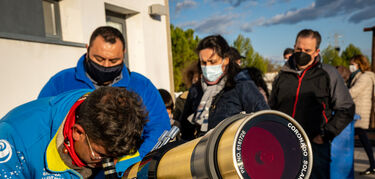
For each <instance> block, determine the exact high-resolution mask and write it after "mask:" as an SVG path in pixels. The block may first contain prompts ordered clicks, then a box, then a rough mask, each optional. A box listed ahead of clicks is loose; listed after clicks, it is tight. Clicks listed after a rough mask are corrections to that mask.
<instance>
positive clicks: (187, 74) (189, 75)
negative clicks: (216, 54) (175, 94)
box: [182, 61, 202, 88]
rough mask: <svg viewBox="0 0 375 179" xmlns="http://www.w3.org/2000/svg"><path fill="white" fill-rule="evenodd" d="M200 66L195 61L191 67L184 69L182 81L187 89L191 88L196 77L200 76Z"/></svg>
mask: <svg viewBox="0 0 375 179" xmlns="http://www.w3.org/2000/svg"><path fill="white" fill-rule="evenodd" d="M201 73H202V72H201V71H200V64H199V63H197V61H193V62H192V63H191V64H190V65H188V66H187V67H185V68H184V70H183V76H182V80H183V82H184V84H185V86H186V87H187V88H190V87H191V85H192V81H193V78H194V76H195V75H198V76H200V75H201ZM198 78H199V77H198Z"/></svg>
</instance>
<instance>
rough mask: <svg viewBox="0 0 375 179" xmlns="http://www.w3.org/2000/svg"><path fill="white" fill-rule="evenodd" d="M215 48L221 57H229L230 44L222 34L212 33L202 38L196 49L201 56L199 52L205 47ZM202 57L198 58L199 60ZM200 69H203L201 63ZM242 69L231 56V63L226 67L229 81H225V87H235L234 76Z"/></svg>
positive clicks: (215, 51)
mask: <svg viewBox="0 0 375 179" xmlns="http://www.w3.org/2000/svg"><path fill="white" fill-rule="evenodd" d="M207 48H209V49H213V51H214V53H217V54H218V55H219V56H220V57H221V58H223V59H224V58H229V49H230V47H229V45H228V43H227V41H226V40H225V39H224V38H223V37H222V36H221V35H211V36H207V37H205V38H204V39H202V40H201V41H200V42H199V44H198V47H197V49H196V52H197V54H198V56H199V52H200V51H201V50H203V49H207ZM199 61H200V59H198V62H199ZM199 69H200V71H201V70H202V69H201V67H200V65H199ZM240 71H241V68H240V66H239V65H238V64H237V63H236V60H233V59H232V60H231V59H230V58H229V63H228V65H227V67H226V73H227V82H226V83H225V88H233V87H234V86H235V84H236V82H235V80H234V77H235V76H236V75H237V73H238V72H240Z"/></svg>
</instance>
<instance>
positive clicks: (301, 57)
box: [291, 52, 311, 66]
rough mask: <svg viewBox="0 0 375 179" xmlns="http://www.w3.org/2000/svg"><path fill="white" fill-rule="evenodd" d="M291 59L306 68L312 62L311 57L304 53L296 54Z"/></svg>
mask: <svg viewBox="0 0 375 179" xmlns="http://www.w3.org/2000/svg"><path fill="white" fill-rule="evenodd" d="M291 58H292V59H294V61H295V62H296V64H297V65H298V66H305V65H307V64H308V63H309V62H310V61H311V55H309V54H307V53H304V52H295V53H293V56H291Z"/></svg>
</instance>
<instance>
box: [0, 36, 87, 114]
mask: <svg viewBox="0 0 375 179" xmlns="http://www.w3.org/2000/svg"><path fill="white" fill-rule="evenodd" d="M84 51H85V49H84V48H77V47H68V46H60V45H52V44H42V43H34V42H25V41H17V40H7V39H0V54H3V55H2V60H1V61H2V64H1V65H0V81H1V83H2V85H1V88H0V118H1V117H2V116H4V115H5V114H6V113H7V112H8V111H10V110H11V109H13V108H14V107H16V106H18V105H20V104H23V103H26V102H28V101H31V100H33V99H36V98H37V96H38V94H39V92H40V90H41V89H42V87H43V86H44V84H45V83H46V82H47V81H48V79H49V78H50V77H51V76H53V75H54V74H56V73H57V72H59V71H61V70H63V69H65V68H70V67H73V66H75V65H76V63H77V58H73V57H79V56H80V55H82V53H83V52H84Z"/></svg>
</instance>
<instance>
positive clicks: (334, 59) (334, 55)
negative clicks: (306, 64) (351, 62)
mask: <svg viewBox="0 0 375 179" xmlns="http://www.w3.org/2000/svg"><path fill="white" fill-rule="evenodd" d="M322 58H323V63H326V64H330V65H332V66H338V65H344V66H348V64H347V62H345V61H344V60H342V58H341V57H340V56H339V52H338V51H337V50H336V49H335V48H334V47H333V46H331V45H328V47H327V48H326V49H324V50H323V51H322Z"/></svg>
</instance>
